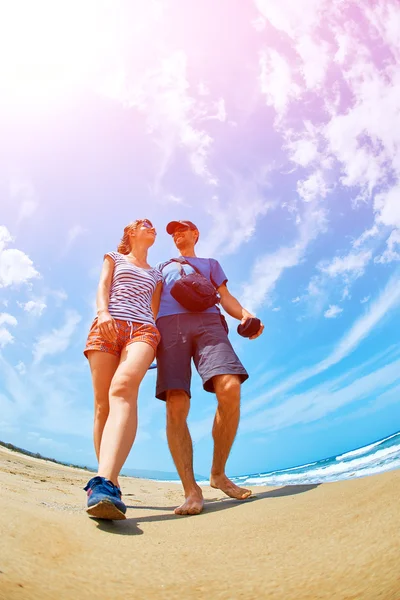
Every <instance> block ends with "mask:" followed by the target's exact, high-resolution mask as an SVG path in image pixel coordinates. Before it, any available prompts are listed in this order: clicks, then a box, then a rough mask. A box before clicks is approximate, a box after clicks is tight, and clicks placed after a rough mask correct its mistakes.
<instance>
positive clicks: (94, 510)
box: [86, 500, 126, 521]
mask: <svg viewBox="0 0 400 600" xmlns="http://www.w3.org/2000/svg"><path fill="white" fill-rule="evenodd" d="M86 512H87V514H88V515H89V516H90V517H93V518H95V519H105V520H107V521H122V520H123V519H126V516H125V515H124V513H123V512H121V511H120V510H119V509H118V508H117V507H116V506H115V504H113V503H112V502H110V501H109V500H101V501H100V502H98V503H97V504H95V505H94V506H90V507H89V508H87V509H86Z"/></svg>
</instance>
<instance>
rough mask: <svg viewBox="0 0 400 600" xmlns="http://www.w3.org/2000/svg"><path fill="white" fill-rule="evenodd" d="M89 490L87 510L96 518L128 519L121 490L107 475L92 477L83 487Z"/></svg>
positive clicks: (110, 519) (86, 490)
mask: <svg viewBox="0 0 400 600" xmlns="http://www.w3.org/2000/svg"><path fill="white" fill-rule="evenodd" d="M83 489H84V490H85V492H87V509H86V512H87V513H88V514H89V515H90V516H91V517H94V518H96V519H107V520H109V521H113V520H119V519H126V517H125V513H126V506H125V504H124V503H123V502H122V500H121V495H122V494H121V490H120V489H119V488H118V487H117V486H116V485H114V484H113V483H112V482H111V481H109V480H108V479H106V478H105V477H99V475H97V476H96V477H92V479H91V480H90V481H88V482H87V484H86V486H85V487H84V488H83Z"/></svg>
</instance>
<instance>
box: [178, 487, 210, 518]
mask: <svg viewBox="0 0 400 600" xmlns="http://www.w3.org/2000/svg"><path fill="white" fill-rule="evenodd" d="M203 508H204V498H203V493H202V491H201V488H198V489H197V490H195V491H193V492H191V493H190V494H189V495H188V496H186V500H185V502H184V503H183V504H181V505H180V506H178V507H177V508H176V509H175V510H174V513H175V514H176V515H199V514H200V513H201V511H202V510H203Z"/></svg>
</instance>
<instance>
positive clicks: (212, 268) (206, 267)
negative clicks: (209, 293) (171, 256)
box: [156, 256, 228, 319]
mask: <svg viewBox="0 0 400 600" xmlns="http://www.w3.org/2000/svg"><path fill="white" fill-rule="evenodd" d="M182 258H184V259H185V260H187V261H188V262H191V263H192V264H193V265H194V266H195V267H196V268H197V269H199V271H200V272H201V273H202V274H203V275H204V277H207V279H208V280H209V281H211V282H212V283H213V284H214V285H215V287H216V288H219V286H220V285H222V284H223V283H226V282H227V281H228V278H227V276H226V275H225V273H224V271H223V269H222V267H221V265H220V264H219V262H218V261H217V260H215V259H214V258H198V257H197V256H196V257H192V256H190V257H186V256H183V257H182ZM163 264H165V263H159V264H158V265H157V266H156V268H157V269H159V270H160V271H161V273H162V276H163V286H162V292H161V302H160V310H159V312H158V315H157V319H159V318H160V317H168V316H170V315H178V314H181V313H189V312H190V310H186V308H184V307H183V306H182V305H181V304H179V302H177V301H176V300H175V298H173V297H172V296H171V287H172V286H173V285H174V283H175V281H177V280H178V279H179V278H180V269H179V265H178V264H177V263H176V262H172V263H169V264H168V265H167V266H165V267H164V268H163V269H162V266H163ZM182 267H183V269H184V271H185V273H187V274H189V273H193V272H194V269H192V267H190V266H189V265H182ZM202 312H205V313H218V312H219V310H218V308H217V307H216V306H211V308H207V309H206V310H204V311H202Z"/></svg>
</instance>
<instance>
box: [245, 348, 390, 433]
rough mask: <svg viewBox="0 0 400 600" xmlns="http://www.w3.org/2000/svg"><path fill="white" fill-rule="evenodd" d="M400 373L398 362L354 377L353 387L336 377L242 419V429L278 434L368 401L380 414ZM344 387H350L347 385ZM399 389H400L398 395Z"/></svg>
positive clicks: (351, 383) (344, 379)
mask: <svg viewBox="0 0 400 600" xmlns="http://www.w3.org/2000/svg"><path fill="white" fill-rule="evenodd" d="M399 373H400V360H399V359H398V358H397V359H396V360H393V361H391V362H390V363H389V364H387V365H385V366H384V367H380V368H377V369H376V370H374V371H372V372H369V373H367V374H366V375H362V376H360V375H359V374H358V375H356V373H354V374H353V377H354V379H353V381H351V382H350V383H348V379H349V377H345V378H344V377H343V376H340V377H336V378H335V379H333V380H332V381H329V382H327V383H323V384H321V385H317V386H315V387H313V388H311V389H310V390H308V391H305V392H303V393H300V394H290V396H289V397H288V398H287V399H284V400H283V401H282V399H280V402H279V406H275V407H271V408H267V409H266V410H262V411H260V412H258V413H256V414H254V415H252V416H251V417H247V418H245V419H242V421H241V425H240V426H241V429H242V431H262V430H274V429H280V428H283V427H289V426H291V425H294V424H297V423H311V422H313V421H317V420H319V419H322V418H323V417H325V416H327V415H329V414H332V413H333V412H335V411H337V410H338V409H340V408H342V407H343V406H346V405H349V404H351V403H354V402H359V401H361V400H367V399H368V398H372V399H374V400H376V401H375V410H378V409H379V405H380V401H379V398H380V396H381V395H382V394H383V393H384V392H385V391H389V390H391V389H394V388H393V386H395V385H396V384H397V385H398V382H399V381H400V377H399ZM346 379H347V382H346ZM344 383H346V384H345V385H343V384H344ZM398 389H399V386H398V388H397V392H398ZM397 397H398V393H397ZM395 400H396V394H394V396H393V398H392V401H395Z"/></svg>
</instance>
